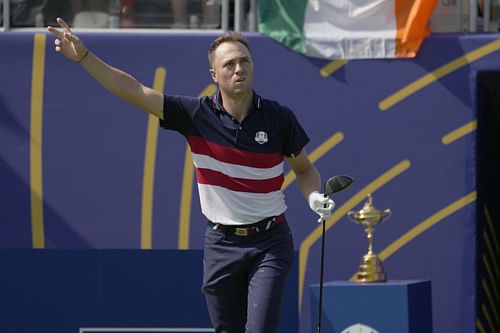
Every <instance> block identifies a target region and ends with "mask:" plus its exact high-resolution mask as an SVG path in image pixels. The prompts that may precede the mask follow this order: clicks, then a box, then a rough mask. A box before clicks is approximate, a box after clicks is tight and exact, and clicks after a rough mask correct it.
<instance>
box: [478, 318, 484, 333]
mask: <svg viewBox="0 0 500 333" xmlns="http://www.w3.org/2000/svg"><path fill="white" fill-rule="evenodd" d="M476 327H477V329H478V330H479V332H480V333H486V330H485V329H484V326H483V324H482V323H481V321H479V319H476Z"/></svg>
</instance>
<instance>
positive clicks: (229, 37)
mask: <svg viewBox="0 0 500 333" xmlns="http://www.w3.org/2000/svg"><path fill="white" fill-rule="evenodd" d="M226 42H239V43H241V44H243V45H245V47H246V48H247V50H248V51H250V46H249V45H248V41H247V40H246V39H245V37H243V35H242V34H241V33H239V32H236V31H230V32H227V33H225V34H223V35H222V36H220V37H218V38H217V39H215V40H214V41H213V42H212V44H210V47H209V48H208V63H209V64H210V66H212V62H213V60H214V52H215V50H217V48H218V47H219V46H220V45H221V44H222V43H226Z"/></svg>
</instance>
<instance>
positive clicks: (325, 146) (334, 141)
mask: <svg viewBox="0 0 500 333" xmlns="http://www.w3.org/2000/svg"><path fill="white" fill-rule="evenodd" d="M342 140H344V134H343V133H341V132H337V133H335V134H334V135H332V136H331V137H330V138H328V139H327V140H326V141H325V142H323V143H322V144H321V145H319V147H318V148H316V149H314V151H313V152H312V153H311V154H309V159H310V160H311V162H312V163H315V162H316V161H318V160H319V159H320V158H321V157H323V155H325V154H326V153H328V152H329V151H330V150H331V149H332V148H333V147H335V146H336V145H338V144H339V143H340V142H341V141H342ZM295 178H296V176H295V173H294V172H293V171H289V172H288V173H287V174H286V176H285V180H284V181H283V185H282V186H281V190H282V191H284V190H285V189H286V188H287V187H288V186H290V184H291V183H292V182H293V181H294V180H295Z"/></svg>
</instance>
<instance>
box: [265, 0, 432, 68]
mask: <svg viewBox="0 0 500 333" xmlns="http://www.w3.org/2000/svg"><path fill="white" fill-rule="evenodd" d="M436 1H437V0H259V14H260V23H259V31H260V32H261V33H263V34H266V35H268V36H270V37H272V38H274V39H276V40H278V41H279V42H281V43H283V44H285V45H286V46H288V47H289V48H291V49H293V50H295V51H297V52H300V53H302V54H305V55H309V56H312V57H319V58H324V59H374V58H412V57H415V56H416V54H417V51H418V49H419V48H420V45H421V44H422V41H423V40H424V38H425V37H427V36H428V35H429V34H430V30H429V27H428V22H429V18H430V16H431V14H432V10H433V9H434V6H435V5H436Z"/></svg>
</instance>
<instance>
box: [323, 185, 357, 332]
mask: <svg viewBox="0 0 500 333" xmlns="http://www.w3.org/2000/svg"><path fill="white" fill-rule="evenodd" d="M353 181H354V179H353V178H352V177H349V176H345V175H338V176H333V177H331V178H330V179H328V181H327V182H326V183H325V187H324V191H323V195H324V196H325V197H327V196H330V195H332V194H335V193H337V192H340V191H343V190H345V189H346V188H348V187H349V186H350V185H351V184H352V182H353ZM325 208H326V204H325ZM321 223H322V224H323V232H322V233H321V265H320V278H319V309H318V333H320V332H321V318H322V311H323V269H324V262H325V260H324V258H325V231H326V230H325V229H326V227H325V225H326V221H325V220H322V221H321Z"/></svg>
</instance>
